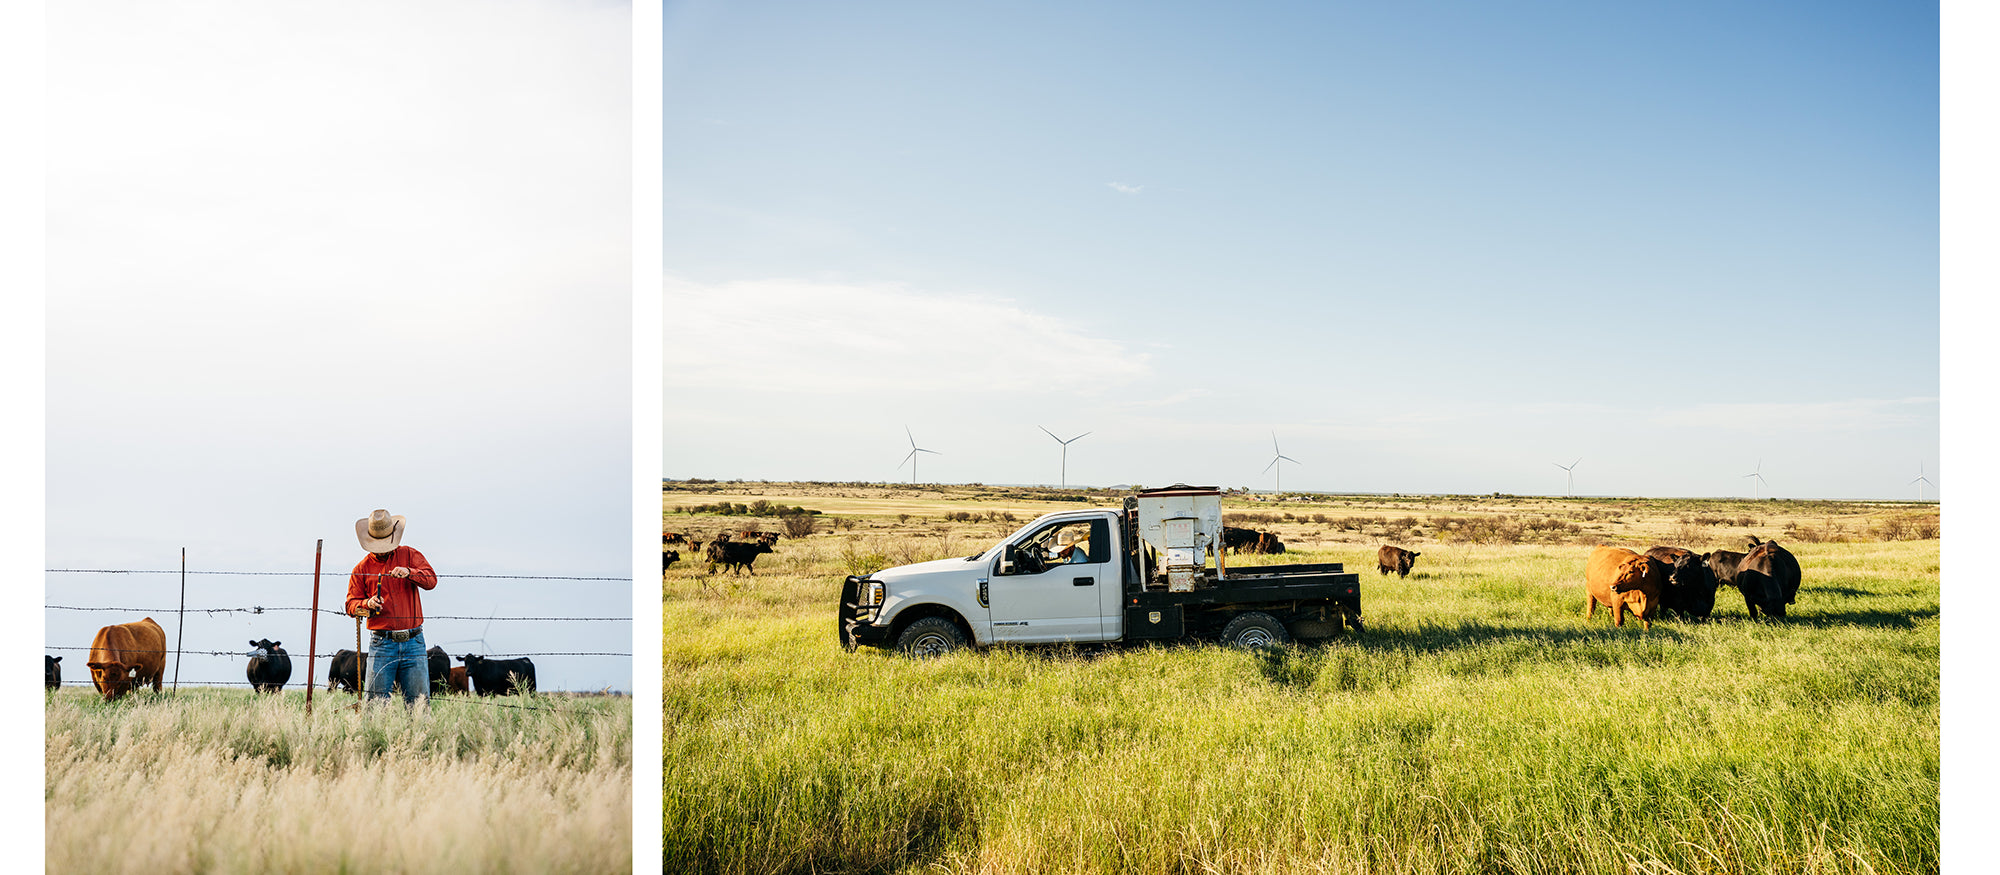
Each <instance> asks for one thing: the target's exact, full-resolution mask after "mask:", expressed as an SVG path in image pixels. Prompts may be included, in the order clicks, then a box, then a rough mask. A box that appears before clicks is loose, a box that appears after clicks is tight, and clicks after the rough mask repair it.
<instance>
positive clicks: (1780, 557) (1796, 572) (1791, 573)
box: [1744, 535, 1805, 605]
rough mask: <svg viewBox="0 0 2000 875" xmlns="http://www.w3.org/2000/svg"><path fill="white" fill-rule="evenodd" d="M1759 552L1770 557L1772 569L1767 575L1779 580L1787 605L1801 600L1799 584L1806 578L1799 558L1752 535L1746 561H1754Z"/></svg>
mask: <svg viewBox="0 0 2000 875" xmlns="http://www.w3.org/2000/svg"><path fill="white" fill-rule="evenodd" d="M1759 550H1763V551H1765V552H1766V554H1767V555H1768V556H1769V557H1770V559H1769V561H1770V564H1771V568H1770V570H1769V571H1766V572H1765V573H1766V574H1769V575H1771V576H1772V577H1774V578H1777V580H1778V586H1779V587H1780V588H1782V589H1783V590H1784V591H1785V604H1788V605H1789V604H1793V603H1795V602H1797V601H1798V599H1799V582H1800V581H1801V580H1802V579H1804V577H1805V573H1804V570H1803V569H1801V568H1799V559H1798V557H1797V556H1793V555H1792V551H1790V550H1787V549H1785V548H1783V547H1780V546H1778V542H1776V541H1762V542H1760V541H1758V540H1757V538H1756V536H1754V535H1752V536H1751V538H1750V552H1749V553H1746V554H1744V561H1746V562H1748V561H1752V560H1751V558H1750V557H1753V556H1757V551H1759ZM1756 561H1760V562H1761V561H1764V560H1762V559H1758V560H1756Z"/></svg>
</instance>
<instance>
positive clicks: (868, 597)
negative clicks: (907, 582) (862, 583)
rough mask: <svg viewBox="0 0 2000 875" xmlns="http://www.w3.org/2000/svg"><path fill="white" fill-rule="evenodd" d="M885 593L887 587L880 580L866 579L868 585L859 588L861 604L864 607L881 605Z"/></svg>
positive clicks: (886, 592)
mask: <svg viewBox="0 0 2000 875" xmlns="http://www.w3.org/2000/svg"><path fill="white" fill-rule="evenodd" d="M887 594H888V589H887V587H884V586H883V585H882V581H879V580H871V581H868V585H867V586H866V587H863V588H862V590H861V606H862V607H864V608H879V607H881V606H882V599H883V598H884V597H885V596H886V595H887Z"/></svg>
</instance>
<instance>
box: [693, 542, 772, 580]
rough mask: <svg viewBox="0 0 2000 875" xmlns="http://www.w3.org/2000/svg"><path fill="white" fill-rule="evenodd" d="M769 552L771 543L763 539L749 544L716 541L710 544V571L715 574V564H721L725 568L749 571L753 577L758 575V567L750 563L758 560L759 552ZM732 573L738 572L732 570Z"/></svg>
mask: <svg viewBox="0 0 2000 875" xmlns="http://www.w3.org/2000/svg"><path fill="white" fill-rule="evenodd" d="M769 552H771V545H770V544H766V543H764V542H763V541H751V542H749V543H747V544H745V543H740V542H737V541H716V542H714V543H711V544H709V545H708V573H710V574H714V573H715V566H717V565H720V566H722V567H724V568H730V569H742V570H745V571H749V572H750V576H751V577H756V576H757V569H755V568H752V567H750V563H752V562H755V561H757V554H759V553H769ZM730 573H731V574H735V573H737V572H736V571H734V570H732V571H731V572H730Z"/></svg>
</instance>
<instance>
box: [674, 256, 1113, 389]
mask: <svg viewBox="0 0 2000 875" xmlns="http://www.w3.org/2000/svg"><path fill="white" fill-rule="evenodd" d="M666 286H667V298H666V301H667V303H666V326H665V327H666V332H667V339H666V349H665V360H666V361H665V366H666V385H667V386H668V387H670V388H675V387H678V388H684V389H686V388H709V387H719V386H731V387H740V388H746V389H752V388H754V389H761V390H776V391H790V392H797V393H811V394H815V395H821V396H825V395H852V396H869V395H878V394H880V393H882V392H885V391H895V392H912V391H931V390H937V391H948V392H953V393H961V394H966V395H974V394H981V393H994V392H997V393H1007V392H1015V391H1021V390H1031V389H1032V390H1036V391H1044V392H1052V393H1071V392H1073V393H1081V394H1095V393H1098V392H1101V391H1103V390H1105V389H1109V388H1112V387H1115V386H1119V385H1123V384H1126V383H1128V382H1130V381H1132V380H1135V379H1138V378H1140V377H1143V376H1145V375H1146V374H1147V373H1148V372H1149V370H1150V368H1149V364H1148V357H1147V356H1146V355H1145V354H1143V353H1134V352H1132V351H1130V350H1129V349H1127V348H1126V347H1125V345H1124V344H1122V343H1119V342H1117V341H1113V340H1106V339H1102V338H1099V337H1095V336H1092V335H1090V334H1088V333H1086V332H1085V331H1084V330H1083V329H1082V328H1080V327H1079V326H1077V325H1075V324H1073V323H1072V322H1071V321H1070V320H1068V319H1066V318H1065V317H1064V316H1063V315H1062V314H1060V313H1038V312H1032V311H1030V310H1027V309H1025V308H1023V307H1021V306H1019V305H1018V304H1015V303H1014V302H1012V301H1008V300H1004V299H1000V298H992V297H984V296H977V295H960V294H945V293H936V292H924V291H920V290H916V289H912V288H909V287H907V286H902V285H892V284H867V283H836V282H818V281H809V280H746V281H738V282H729V283H722V284H719V285H702V284H696V283H691V282H686V281H681V280H676V279H672V278H670V279H668V280H667V281H666Z"/></svg>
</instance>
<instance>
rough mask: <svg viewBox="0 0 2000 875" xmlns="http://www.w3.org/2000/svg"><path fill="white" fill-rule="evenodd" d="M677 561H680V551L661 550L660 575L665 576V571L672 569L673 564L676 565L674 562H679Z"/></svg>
mask: <svg viewBox="0 0 2000 875" xmlns="http://www.w3.org/2000/svg"><path fill="white" fill-rule="evenodd" d="M679 561H681V551H679V550H663V551H661V552H660V573H661V574H665V573H667V569H669V568H672V567H674V563H676V562H679Z"/></svg>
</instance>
